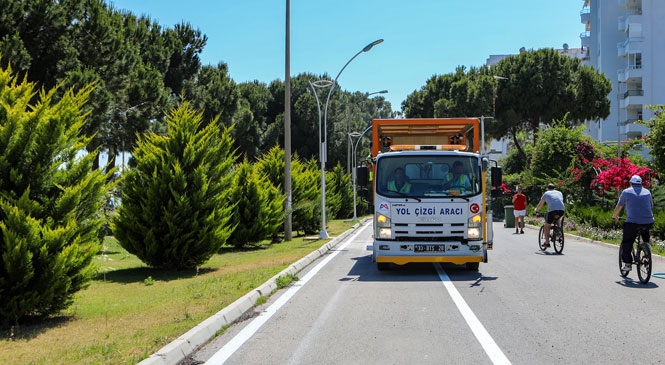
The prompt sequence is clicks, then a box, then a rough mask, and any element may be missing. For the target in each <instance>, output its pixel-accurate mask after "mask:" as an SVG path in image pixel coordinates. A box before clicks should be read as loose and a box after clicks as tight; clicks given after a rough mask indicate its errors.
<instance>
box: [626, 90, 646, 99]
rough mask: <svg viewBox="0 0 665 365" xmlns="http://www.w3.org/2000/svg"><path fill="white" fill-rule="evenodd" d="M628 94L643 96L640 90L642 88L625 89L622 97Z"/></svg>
mask: <svg viewBox="0 0 665 365" xmlns="http://www.w3.org/2000/svg"><path fill="white" fill-rule="evenodd" d="M629 96H644V90H642V89H633V90H627V91H626V92H625V93H623V97H624V99H625V98H627V97H629Z"/></svg>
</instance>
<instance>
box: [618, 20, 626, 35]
mask: <svg viewBox="0 0 665 365" xmlns="http://www.w3.org/2000/svg"><path fill="white" fill-rule="evenodd" d="M625 31H626V17H625V16H620V17H619V32H621V33H623V32H625Z"/></svg>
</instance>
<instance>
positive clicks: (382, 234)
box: [379, 227, 392, 239]
mask: <svg viewBox="0 0 665 365" xmlns="http://www.w3.org/2000/svg"><path fill="white" fill-rule="evenodd" d="M379 238H382V239H390V238H392V233H391V232H390V227H388V228H386V227H384V228H379Z"/></svg>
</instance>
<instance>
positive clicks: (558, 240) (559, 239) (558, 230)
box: [538, 215, 565, 254]
mask: <svg viewBox="0 0 665 365" xmlns="http://www.w3.org/2000/svg"><path fill="white" fill-rule="evenodd" d="M564 240H565V236H564V234H563V216H560V215H555V216H554V222H553V223H552V225H551V226H550V241H551V242H552V246H553V247H554V252H556V253H558V254H560V253H561V252H563V243H564ZM549 246H550V245H549V243H548V242H545V224H543V225H542V226H541V227H540V232H539V233H538V247H540V250H541V251H545V250H547V248H548V247H549Z"/></svg>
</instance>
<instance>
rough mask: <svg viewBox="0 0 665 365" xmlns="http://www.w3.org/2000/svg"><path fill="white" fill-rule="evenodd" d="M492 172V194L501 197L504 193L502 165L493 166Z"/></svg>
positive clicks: (494, 196)
mask: <svg viewBox="0 0 665 365" xmlns="http://www.w3.org/2000/svg"><path fill="white" fill-rule="evenodd" d="M490 174H491V176H492V190H491V193H490V195H491V196H492V197H493V198H496V197H500V196H502V195H503V189H501V184H503V173H502V171H501V166H493V167H492V168H491V170H490Z"/></svg>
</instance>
